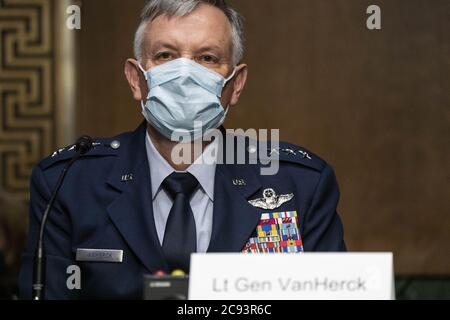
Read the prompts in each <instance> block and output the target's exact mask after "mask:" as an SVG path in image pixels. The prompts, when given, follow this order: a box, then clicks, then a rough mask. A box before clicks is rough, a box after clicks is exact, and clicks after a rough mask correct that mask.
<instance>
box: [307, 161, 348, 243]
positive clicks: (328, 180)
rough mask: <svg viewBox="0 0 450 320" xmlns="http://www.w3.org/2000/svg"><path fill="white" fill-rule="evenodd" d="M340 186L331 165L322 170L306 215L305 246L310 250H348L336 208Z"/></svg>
mask: <svg viewBox="0 0 450 320" xmlns="http://www.w3.org/2000/svg"><path fill="white" fill-rule="evenodd" d="M338 201H339V187H338V184H337V181H336V176H335V174H334V172H333V169H332V168H331V167H330V166H328V165H327V166H326V167H325V169H324V170H323V171H322V175H321V177H320V181H319V183H318V185H317V187H316V191H315V193H314V196H313V200H312V203H311V206H310V208H309V210H308V212H307V213H306V215H305V219H304V227H303V235H302V240H303V247H304V250H305V252H308V251H346V246H345V242H344V230H343V226H342V222H341V219H340V218H339V216H338V214H337V211H336V208H337V205H338Z"/></svg>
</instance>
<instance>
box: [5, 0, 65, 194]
mask: <svg viewBox="0 0 450 320" xmlns="http://www.w3.org/2000/svg"><path fill="white" fill-rule="evenodd" d="M54 14H55V0H0V38H1V48H0V111H1V112H0V187H1V188H2V189H3V190H5V191H7V192H11V193H15V194H18V195H20V196H21V197H23V199H24V200H25V199H27V198H28V185H29V177H30V173H31V169H32V166H33V165H35V164H36V163H37V162H38V161H39V160H40V159H41V158H43V157H44V156H46V155H48V154H50V153H51V151H52V150H53V149H54V148H55V146H56V141H57V137H56V106H55V100H56V99H55V75H56V71H55V37H54V29H55V26H54V21H55V19H54Z"/></svg>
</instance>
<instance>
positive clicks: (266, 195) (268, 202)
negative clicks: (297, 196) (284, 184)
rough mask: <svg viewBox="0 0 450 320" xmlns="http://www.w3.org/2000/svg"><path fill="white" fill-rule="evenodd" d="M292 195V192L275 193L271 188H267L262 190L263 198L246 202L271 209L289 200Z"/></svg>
mask: <svg viewBox="0 0 450 320" xmlns="http://www.w3.org/2000/svg"><path fill="white" fill-rule="evenodd" d="M293 197H294V194H293V193H289V194H280V195H277V194H276V193H275V191H274V190H273V189H271V188H269V189H265V190H264V191H263V198H259V199H255V200H249V201H248V202H249V203H250V204H251V205H252V206H254V207H257V208H261V209H269V210H273V209H276V208H279V207H280V206H281V205H282V204H283V203H286V202H288V201H290V200H291V199H292V198H293Z"/></svg>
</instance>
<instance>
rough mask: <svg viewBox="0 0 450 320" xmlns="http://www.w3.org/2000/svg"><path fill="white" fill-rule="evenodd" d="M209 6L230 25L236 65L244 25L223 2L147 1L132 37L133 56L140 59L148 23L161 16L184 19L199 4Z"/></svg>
mask: <svg viewBox="0 0 450 320" xmlns="http://www.w3.org/2000/svg"><path fill="white" fill-rule="evenodd" d="M203 3H206V4H210V5H212V6H214V7H216V8H218V9H220V10H221V11H222V12H223V13H224V14H225V15H226V16H227V18H228V21H229V22H230V24H231V37H232V45H233V53H232V54H233V56H232V59H233V64H238V63H239V62H240V61H241V60H242V58H243V56H244V41H245V39H244V24H243V18H242V16H241V15H240V14H239V13H238V12H237V11H236V10H234V9H233V8H232V7H230V6H229V5H228V4H227V3H226V2H225V0H148V1H147V4H146V5H145V7H144V9H143V10H142V14H141V21H140V24H139V27H138V29H137V31H136V34H135V36H134V55H135V58H136V59H137V60H138V61H141V59H142V49H143V48H142V44H143V41H144V33H145V28H146V26H147V23H148V22H151V21H153V20H154V19H156V18H157V17H159V16H161V15H167V16H169V17H173V16H176V17H184V16H187V15H188V14H190V13H191V12H192V11H194V10H195V9H196V8H197V7H198V6H199V5H200V4H203Z"/></svg>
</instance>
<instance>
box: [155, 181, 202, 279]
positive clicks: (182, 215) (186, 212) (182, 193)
mask: <svg viewBox="0 0 450 320" xmlns="http://www.w3.org/2000/svg"><path fill="white" fill-rule="evenodd" d="M162 186H163V188H164V190H166V192H167V193H168V194H169V196H170V197H171V198H172V200H173V205H172V209H170V213H169V218H168V219H167V224H166V229H165V232H164V240H163V245H162V247H163V252H164V255H165V257H166V260H167V263H168V264H169V267H170V268H171V270H172V271H173V270H174V269H181V270H183V271H184V272H186V273H188V272H189V262H190V255H191V253H192V252H196V251H197V233H196V230H195V220H194V214H193V213H192V209H191V206H190V204H189V198H190V197H191V196H192V194H193V193H194V191H195V190H196V188H197V186H198V181H197V179H196V178H195V177H194V176H193V175H191V174H190V173H178V172H174V173H172V174H171V175H170V176H168V177H167V178H166V179H165V180H164V181H163V183H162Z"/></svg>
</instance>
